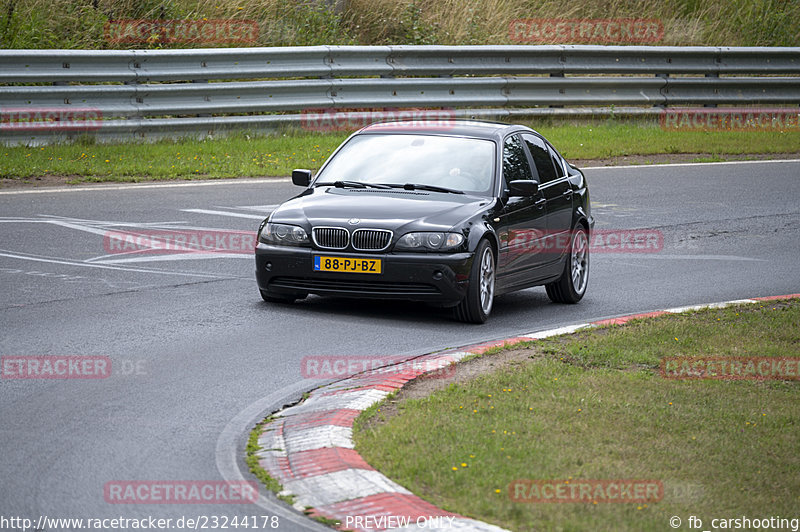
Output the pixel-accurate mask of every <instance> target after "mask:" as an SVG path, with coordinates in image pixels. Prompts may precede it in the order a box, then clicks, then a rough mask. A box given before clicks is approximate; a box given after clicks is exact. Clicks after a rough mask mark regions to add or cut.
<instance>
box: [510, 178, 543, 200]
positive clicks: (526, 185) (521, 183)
mask: <svg viewBox="0 0 800 532" xmlns="http://www.w3.org/2000/svg"><path fill="white" fill-rule="evenodd" d="M538 192H539V182H538V181H535V180H532V179H517V180H514V181H510V182H509V183H508V193H509V195H511V196H535V195H536V194H537V193H538Z"/></svg>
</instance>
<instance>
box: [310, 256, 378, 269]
mask: <svg viewBox="0 0 800 532" xmlns="http://www.w3.org/2000/svg"><path fill="white" fill-rule="evenodd" d="M381 269H382V264H381V259H353V258H349V259H348V258H344V257H325V256H320V255H315V256H314V271H315V272H342V273H381Z"/></svg>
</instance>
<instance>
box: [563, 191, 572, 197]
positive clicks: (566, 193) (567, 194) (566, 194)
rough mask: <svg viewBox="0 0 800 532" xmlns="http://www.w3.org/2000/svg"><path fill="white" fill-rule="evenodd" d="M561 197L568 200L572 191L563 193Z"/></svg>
mask: <svg viewBox="0 0 800 532" xmlns="http://www.w3.org/2000/svg"><path fill="white" fill-rule="evenodd" d="M561 195H562V196H564V197H565V198H568V197H570V196H572V189H569V190H567V191H566V192H564V193H563V194H561Z"/></svg>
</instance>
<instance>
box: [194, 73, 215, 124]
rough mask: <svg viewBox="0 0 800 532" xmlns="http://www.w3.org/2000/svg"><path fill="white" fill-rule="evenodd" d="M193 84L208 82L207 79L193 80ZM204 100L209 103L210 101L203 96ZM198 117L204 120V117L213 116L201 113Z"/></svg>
mask: <svg viewBox="0 0 800 532" xmlns="http://www.w3.org/2000/svg"><path fill="white" fill-rule="evenodd" d="M192 83H208V80H207V79H193V80H192ZM203 100H205V101H207V102H208V101H210V99H209V97H208V96H203ZM197 116H198V117H200V118H204V117H209V116H211V114H210V113H199V114H198V115H197Z"/></svg>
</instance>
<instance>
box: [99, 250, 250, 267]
mask: <svg viewBox="0 0 800 532" xmlns="http://www.w3.org/2000/svg"><path fill="white" fill-rule="evenodd" d="M206 259H247V260H253V255H247V254H245V253H214V252H208V253H202V252H195V251H189V252H186V253H177V254H171V255H155V256H153V255H149V256H145V257H131V258H127V259H95V260H92V261H91V264H128V263H132V262H165V261H171V260H206Z"/></svg>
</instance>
